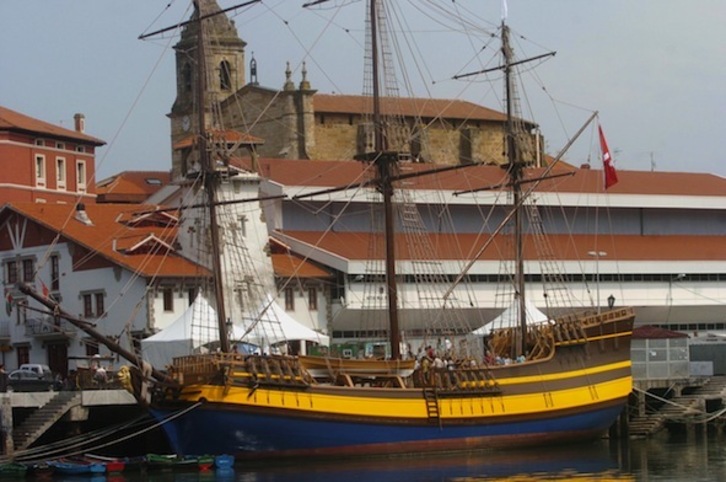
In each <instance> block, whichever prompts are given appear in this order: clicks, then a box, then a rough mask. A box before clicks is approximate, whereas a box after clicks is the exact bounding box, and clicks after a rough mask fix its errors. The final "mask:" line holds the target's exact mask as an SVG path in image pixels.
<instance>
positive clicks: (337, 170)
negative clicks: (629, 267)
mask: <svg viewBox="0 0 726 482" xmlns="http://www.w3.org/2000/svg"><path fill="white" fill-rule="evenodd" d="M259 165H260V174H261V175H262V176H263V177H266V178H268V179H270V180H272V181H274V182H277V183H279V184H282V185H285V186H300V187H336V186H345V185H352V184H356V183H359V182H361V181H363V180H366V179H369V178H370V177H371V176H372V172H373V171H372V169H371V166H370V165H369V164H365V163H363V162H355V161H345V160H342V161H308V160H290V159H271V158H264V159H261V160H260V163H259ZM436 167H441V166H440V165H432V164H416V163H405V164H402V165H401V172H402V173H410V172H419V171H424V170H430V169H434V168H436ZM366 168H368V169H369V172H368V173H366V172H365V169H366ZM570 171H571V172H574V175H572V176H565V177H559V178H556V179H551V180H547V181H542V182H541V183H540V184H539V186H538V187H537V191H538V192H572V193H598V192H603V177H602V176H603V173H602V171H600V170H595V169H571V168H570V166H568V165H562V166H560V165H559V164H558V165H556V166H555V168H554V169H553V172H552V173H562V172H570ZM542 172H543V169H541V168H537V169H526V170H525V177H529V178H534V177H537V176H538V175H540V174H541V173H542ZM618 178H619V182H618V183H617V184H615V185H614V186H613V187H611V188H610V189H608V191H607V192H608V193H611V194H651V195H653V194H660V195H686V196H687V195H693V196H726V178H723V177H719V176H715V175H713V174H703V173H690V172H651V171H625V170H618ZM505 180H506V175H505V172H504V170H503V169H502V168H501V167H498V166H470V167H464V168H462V169H456V170H451V171H446V172H442V173H439V174H433V175H426V176H421V177H418V178H410V179H407V180H406V181H405V182H406V188H407V189H443V190H452V191H459V190H466V189H476V188H482V187H486V186H493V185H497V184H501V183H503V182H505Z"/></svg>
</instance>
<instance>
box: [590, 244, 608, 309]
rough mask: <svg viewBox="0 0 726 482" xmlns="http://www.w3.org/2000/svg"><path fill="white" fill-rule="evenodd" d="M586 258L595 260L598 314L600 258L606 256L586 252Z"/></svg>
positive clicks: (594, 252) (598, 307)
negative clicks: (589, 257)
mask: <svg viewBox="0 0 726 482" xmlns="http://www.w3.org/2000/svg"><path fill="white" fill-rule="evenodd" d="M587 255H588V256H592V257H593V258H595V288H596V290H597V312H598V313H600V258H602V257H604V256H607V255H608V254H607V253H606V252H605V251H588V252H587Z"/></svg>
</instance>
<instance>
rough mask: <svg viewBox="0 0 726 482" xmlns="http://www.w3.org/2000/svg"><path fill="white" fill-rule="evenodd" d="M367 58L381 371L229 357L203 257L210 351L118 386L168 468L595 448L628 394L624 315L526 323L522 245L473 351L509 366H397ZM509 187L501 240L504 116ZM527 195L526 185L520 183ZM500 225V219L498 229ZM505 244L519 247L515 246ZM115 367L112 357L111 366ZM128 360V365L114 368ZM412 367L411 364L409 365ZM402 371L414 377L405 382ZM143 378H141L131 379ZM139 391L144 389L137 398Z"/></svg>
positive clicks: (516, 166) (379, 144)
mask: <svg viewBox="0 0 726 482" xmlns="http://www.w3.org/2000/svg"><path fill="white" fill-rule="evenodd" d="M204 3H205V2H202V1H201V0H197V1H196V2H195V5H196V6H197V9H198V10H197V13H196V14H195V21H197V22H199V25H198V35H199V44H198V48H197V59H198V62H197V64H198V68H199V69H200V73H199V74H198V76H199V79H200V81H199V82H198V87H199V88H200V92H199V101H198V102H199V105H200V106H205V105H206V100H205V98H204V94H203V92H204V88H203V87H204V86H203V82H202V81H201V79H204V77H205V73H204V68H205V67H204V63H203V61H201V59H203V57H204V56H203V51H204V41H203V32H204V24H205V22H206V21H208V18H209V16H208V15H205V14H202V12H200V10H199V7H200V5H203V4H204ZM378 7H379V1H378V0H371V1H370V4H369V8H370V17H369V18H370V19H371V24H372V26H371V42H372V48H373V51H374V52H376V51H377V39H378V35H379V34H378V33H377V30H376V19H377V18H378V11H377V9H378ZM502 35H503V38H504V48H503V52H504V54H505V55H504V65H503V67H502V70H503V72H504V74H505V77H506V82H507V85H508V83H509V81H510V80H509V76H510V73H511V65H512V60H511V56H510V54H511V52H510V49H509V48H508V46H507V45H508V44H507V40H506V39H507V35H508V30H507V28H506V26H504V25H503V26H502ZM376 58H377V55H375V54H374V55H373V56H372V59H373V66H372V69H373V76H372V78H373V82H374V85H373V93H374V121H373V123H374V127H375V131H374V138H375V149H374V150H373V151H372V152H370V153H369V154H368V155H366V156H364V157H365V158H364V159H361V161H362V162H367V163H370V164H371V165H372V168H373V170H374V171H375V172H376V176H375V180H374V183H373V184H374V186H375V188H376V190H377V191H378V192H379V193H380V195H381V197H382V205H383V213H384V220H385V222H384V224H385V228H386V232H387V233H388V235H387V236H386V237H385V243H386V248H385V250H386V254H387V256H386V263H385V265H386V266H385V279H386V295H387V300H388V304H387V317H388V322H389V326H388V329H387V332H388V334H389V336H390V340H389V346H390V360H385V361H380V360H360V361H345V360H342V359H340V358H327V357H319V358H313V357H293V356H288V355H272V354H262V353H261V354H252V355H241V354H239V353H234V352H233V350H232V349H231V344H230V340H229V339H228V326H227V315H226V314H225V309H224V307H225V299H224V290H223V289H222V288H221V285H222V282H223V281H222V277H221V274H220V272H221V271H222V266H221V262H220V260H221V256H222V255H221V254H220V253H219V252H217V253H214V254H213V256H212V261H213V266H212V271H213V272H214V281H215V284H216V285H217V286H216V290H215V291H214V299H215V306H216V308H217V314H218V331H219V342H218V345H217V346H218V347H219V350H218V351H213V352H210V353H206V354H190V355H188V356H184V357H178V358H175V359H174V362H173V364H172V366H171V367H169V370H168V372H162V371H161V370H160V368H161V367H154V368H151V369H149V368H148V367H146V368H144V366H143V363H142V362H141V361H140V360H137V358H136V356H135V354H124V356H126V357H127V358H128V359H129V360H132V361H135V362H137V363H136V364H137V365H138V368H140V370H137V371H134V373H135V376H134V381H133V382H131V383H130V384H129V386H130V388H131V389H132V390H133V391H134V392H135V394H136V395H137V397H138V398H139V400H140V401H141V402H142V403H144V404H146V405H147V406H148V408H149V410H150V411H151V413H152V414H153V415H154V416H155V417H156V418H158V419H159V420H162V421H164V424H163V427H164V430H165V431H166V434H167V436H168V438H169V441H170V443H171V446H172V448H173V449H174V450H175V451H176V452H177V453H179V454H200V453H210V454H234V455H235V456H236V457H238V458H245V457H251V458H263V457H285V456H293V457H294V456H299V457H307V456H330V455H341V456H343V455H344V456H360V455H374V454H386V455H388V454H405V453H421V452H429V451H450V450H465V449H473V448H490V447H505V446H509V445H516V446H522V445H525V444H550V443H557V442H562V441H572V440H581V439H587V438H593V437H596V436H598V435H600V434H601V433H602V432H603V431H604V430H606V429H607V428H608V427H609V426H610V425H611V424H612V422H613V421H614V420H615V419H616V417H617V416H618V414H619V413H620V412H621V410H622V409H623V407H624V405H625V403H626V401H627V397H628V395H629V394H630V392H631V389H632V378H631V373H630V335H631V331H632V326H633V321H634V314H633V311H632V310H631V309H629V308H618V309H611V310H608V311H604V312H589V313H580V314H572V315H569V314H568V315H563V316H560V317H555V318H553V319H548V320H547V321H546V322H543V323H539V324H530V323H528V322H527V318H526V309H525V289H524V269H523V258H522V245H521V241H517V242H516V243H515V260H514V264H515V267H516V268H517V269H516V275H515V292H516V295H517V296H516V303H517V304H518V306H519V310H518V312H519V323H518V324H517V326H510V327H502V328H495V329H492V330H491V331H490V332H489V333H488V334H487V341H486V347H487V348H488V349H489V350H490V351H492V352H496V353H497V354H506V355H507V356H508V357H511V358H512V359H515V360H516V359H519V363H509V364H501V365H499V364H495V363H494V362H493V361H492V360H484V359H481V358H480V359H477V360H473V359H472V358H471V357H466V358H461V359H456V360H452V363H450V364H448V365H447V366H444V367H439V366H436V365H428V366H426V365H425V364H424V363H419V364H415V362H414V361H413V360H402V353H401V339H400V332H401V330H400V327H399V325H398V315H397V310H398V301H397V274H396V261H395V256H394V255H395V246H394V245H393V243H394V241H393V240H394V237H393V236H392V235H391V233H392V231H393V227H394V220H393V216H394V214H393V208H392V205H393V194H394V182H395V180H396V176H397V170H396V166H397V162H398V157H397V155H396V153H394V152H390V151H388V150H387V146H386V143H385V136H384V133H383V132H384V131H383V127H382V121H381V118H380V109H379V108H378V107H375V106H378V104H377V103H376V100H375V99H377V98H378V87H377V82H378V77H379V73H378V68H377V65H376ZM204 111H205V109H204V108H200V109H199V116H200V117H199V121H198V126H199V127H200V128H201V129H202V132H201V134H200V135H199V139H200V142H199V148H200V156H201V157H200V161H201V162H200V164H201V168H202V176H203V179H204V187H203V189H204V191H205V193H206V196H207V207H208V208H209V209H210V213H209V220H210V223H211V224H210V230H209V233H210V236H211V244H210V245H211V246H213V247H216V248H219V247H220V246H221V245H222V243H221V241H220V239H219V232H218V230H217V228H216V226H215V224H216V220H217V214H216V212H215V206H216V204H217V202H218V200H217V198H216V197H215V192H216V189H217V185H218V183H219V176H218V171H217V168H216V167H215V166H214V165H213V163H212V162H211V161H210V159H209V157H208V149H207V146H206V145H205V141H204V140H205V139H206V136H205V135H204V132H203V130H204V128H205V122H206V121H205V117H204V115H205V114H204ZM507 114H508V123H507V124H508V129H507V137H506V150H507V154H508V163H507V166H506V169H507V173H508V175H509V183H508V186H509V188H510V189H511V192H512V194H513V203H512V205H513V211H512V215H511V218H512V219H513V224H514V238H515V239H520V240H521V235H522V217H521V215H520V214H519V213H520V212H521V209H522V208H523V204H524V201H525V200H526V197H527V191H523V189H522V185H523V184H524V182H525V180H524V178H523V173H524V168H525V162H524V159H522V158H521V157H520V153H521V150H520V149H519V148H518V146H517V142H518V139H517V137H516V135H515V133H514V132H513V130H512V128H511V127H512V123H513V114H512V111H511V109H510V104H509V103H507ZM526 182H530V183H531V182H533V180H527V181H526ZM507 219H510V217H508V218H507ZM517 243H518V244H517ZM122 354H123V352H122ZM127 355H128V356H127ZM419 362H422V360H419ZM414 367H415V368H416V369H414ZM142 373H143V376H142ZM149 382H151V384H152V386H151V387H147V384H148V383H149Z"/></svg>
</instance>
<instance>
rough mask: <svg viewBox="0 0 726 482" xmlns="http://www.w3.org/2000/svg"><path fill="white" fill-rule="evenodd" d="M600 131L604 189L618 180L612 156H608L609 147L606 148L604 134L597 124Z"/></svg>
mask: <svg viewBox="0 0 726 482" xmlns="http://www.w3.org/2000/svg"><path fill="white" fill-rule="evenodd" d="M597 129H598V131H600V151H602V168H603V172H604V173H605V189H607V188H609V187H610V186H612V185H614V184H615V183H617V182H618V173H617V172H615V166H614V165H613V158H612V157H611V156H610V149H608V143H607V141H606V140H605V135H604V134H603V133H602V126H600V125H598V126H597Z"/></svg>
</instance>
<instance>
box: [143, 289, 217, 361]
mask: <svg viewBox="0 0 726 482" xmlns="http://www.w3.org/2000/svg"><path fill="white" fill-rule="evenodd" d="M216 320H217V313H216V311H215V310H214V308H212V306H211V305H210V304H209V302H208V301H207V300H206V298H204V297H203V296H201V295H198V296H197V297H196V299H195V300H194V303H192V304H191V305H189V307H188V308H187V309H186V311H185V312H184V314H182V315H181V316H180V317H179V318H177V320H176V321H174V323H172V324H171V325H169V326H167V327H166V328H164V329H163V330H161V331H160V332H159V333H156V334H154V335H152V336H150V337H148V338H145V339H143V340H141V355H142V357H143V359H144V360H146V361H147V362H149V363H151V365H152V366H154V367H157V368H159V369H163V367H165V366H166V365H168V364H170V363H171V360H172V358H174V357H177V356H185V355H190V354H191V353H193V351H194V350H198V349H199V347H200V346H202V345H203V344H205V343H207V342H208V341H209V339H210V338H209V335H207V336H206V337H203V336H202V332H201V329H200V327H202V326H215V327H216V323H217V322H216ZM214 332H215V333H216V332H217V330H216V328H215V330H214Z"/></svg>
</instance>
